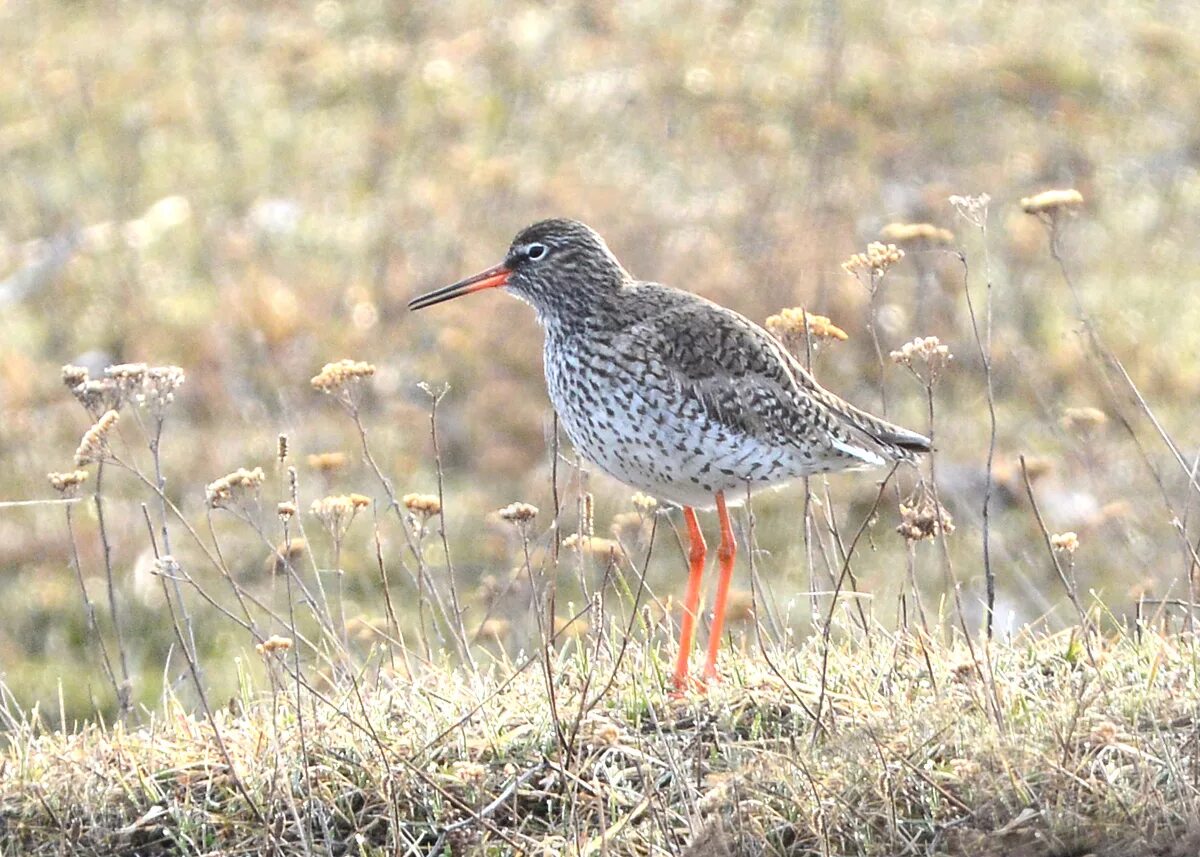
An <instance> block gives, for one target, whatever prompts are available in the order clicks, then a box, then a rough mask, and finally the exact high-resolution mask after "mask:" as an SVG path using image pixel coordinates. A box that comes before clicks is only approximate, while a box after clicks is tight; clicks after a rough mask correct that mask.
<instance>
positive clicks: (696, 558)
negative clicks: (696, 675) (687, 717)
mask: <svg viewBox="0 0 1200 857" xmlns="http://www.w3.org/2000/svg"><path fill="white" fill-rule="evenodd" d="M683 519H684V521H686V522H687V528H688V585H687V596H686V598H685V599H684V602H683V620H682V622H681V623H680V627H679V657H678V659H677V660H676V661H675V689H676V690H684V689H686V687H687V677H688V655H689V654H690V653H691V650H692V633H693V632H694V631H695V629H696V616H697V614H699V612H700V578H701V577H702V576H703V574H704V561H705V559H706V558H707V557H708V548H707V546H706V545H705V544H704V533H702V532H700V522H699V521H697V520H696V510H695V509H693V508H692V507H691V506H684V507H683Z"/></svg>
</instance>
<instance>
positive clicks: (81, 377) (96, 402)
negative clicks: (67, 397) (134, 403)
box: [62, 364, 123, 419]
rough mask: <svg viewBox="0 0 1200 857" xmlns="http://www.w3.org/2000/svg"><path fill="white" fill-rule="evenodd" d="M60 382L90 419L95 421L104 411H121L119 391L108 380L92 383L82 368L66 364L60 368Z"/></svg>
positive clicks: (86, 371) (85, 370)
mask: <svg viewBox="0 0 1200 857" xmlns="http://www.w3.org/2000/svg"><path fill="white" fill-rule="evenodd" d="M62 380H63V384H65V385H66V387H67V389H69V390H70V391H71V395H72V396H74V397H75V401H77V402H79V404H81V405H83V407H84V409H85V410H87V412H88V413H89V414H91V415H92V419H97V418H98V417H99V416H100V415H101V414H102V413H104V412H105V411H117V410H120V409H121V405H122V404H123V400H122V397H121V391H120V389H119V388H118V387H117V385H116V384H115V383H114V382H113V381H112V380H111V379H109V378H104V379H102V380H97V381H93V380H91V378H90V377H89V375H88V370H87V369H86V368H84V367H83V366H72V365H70V364H67V365H66V366H63V367H62Z"/></svg>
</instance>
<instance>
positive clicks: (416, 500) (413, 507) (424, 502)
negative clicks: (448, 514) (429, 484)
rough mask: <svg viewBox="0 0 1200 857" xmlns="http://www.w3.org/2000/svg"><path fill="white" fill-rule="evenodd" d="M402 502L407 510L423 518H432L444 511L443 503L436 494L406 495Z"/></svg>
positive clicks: (401, 499)
mask: <svg viewBox="0 0 1200 857" xmlns="http://www.w3.org/2000/svg"><path fill="white" fill-rule="evenodd" d="M400 502H401V503H403V504H404V508H405V509H408V511H410V512H412V513H413V514H414V515H419V516H421V517H422V518H432V517H433V516H434V515H436V514H438V513H440V512H441V511H442V501H441V500H439V499H438V498H437V495H436V494H405V495H404V496H403V497H401V498H400Z"/></svg>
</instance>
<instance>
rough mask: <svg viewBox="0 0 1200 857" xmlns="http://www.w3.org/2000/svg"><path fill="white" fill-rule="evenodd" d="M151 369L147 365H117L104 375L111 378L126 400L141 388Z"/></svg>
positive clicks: (108, 369)
mask: <svg viewBox="0 0 1200 857" xmlns="http://www.w3.org/2000/svg"><path fill="white" fill-rule="evenodd" d="M149 368H150V367H149V366H147V365H146V364H145V363H117V364H115V365H112V366H109V367H108V368H107V369H105V370H104V375H105V377H108V378H111V379H112V380H113V383H115V384H116V385H117V386H118V387H119V388H120V389H121V391H122V393H124V394H125V396H126V398H129V397H132V396H133V394H134V393H135V392H136V391H137V390H139V389H140V388H141V386H142V379H143V378H145V377H146V370H147V369H149Z"/></svg>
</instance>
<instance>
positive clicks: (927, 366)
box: [889, 336, 954, 384]
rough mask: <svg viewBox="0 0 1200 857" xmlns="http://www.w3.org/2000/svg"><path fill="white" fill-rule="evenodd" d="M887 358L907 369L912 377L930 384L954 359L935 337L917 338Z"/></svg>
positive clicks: (947, 348)
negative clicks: (914, 376)
mask: <svg viewBox="0 0 1200 857" xmlns="http://www.w3.org/2000/svg"><path fill="white" fill-rule="evenodd" d="M889 356H890V357H891V358H892V362H893V363H896V364H897V365H900V366H906V367H908V369H909V371H911V372H912V373H913V374H914V375H916V376H917V377H918V378H920V379H921V380H922V381H924V382H926V383H930V384H931V383H933V382H934V381H936V380H937V378H938V376H939V375H941V373H942V370H943V369H945V368H946V366H947V365H949V363H950V361H951V360H953V359H954V355H953V354H951V353H950V349H949V347H947V346H945V345H942V341H941V340H940V339H938V338H937V337H936V336H924V337H922V336H918V337H917V338H916V339H914V340H913V341H912V342H906V343H904V345H902V346H900V347H899V348H898V349H896V350H895V351H893V352H891V354H890V355H889ZM922 366H924V371H923V372H922V370H921V367H922Z"/></svg>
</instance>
